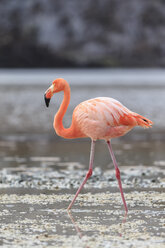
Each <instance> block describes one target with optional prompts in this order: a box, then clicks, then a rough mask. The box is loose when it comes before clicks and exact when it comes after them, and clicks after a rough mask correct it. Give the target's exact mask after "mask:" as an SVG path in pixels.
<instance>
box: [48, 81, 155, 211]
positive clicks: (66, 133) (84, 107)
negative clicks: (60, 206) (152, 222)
mask: <svg viewBox="0 0 165 248" xmlns="http://www.w3.org/2000/svg"><path fill="white" fill-rule="evenodd" d="M59 91H64V98H63V101H62V103H61V106H60V108H59V110H58V112H57V114H56V115H55V118H54V123H53V126H54V129H55V131H56V133H57V134H58V135H59V136H61V137H63V138H67V139H74V138H84V137H89V138H91V140H92V143H91V144H92V145H91V155H90V163H89V170H88V173H87V174H86V177H85V179H84V181H83V183H82V184H81V186H80V188H79V189H78V191H77V193H76V195H75V197H74V199H73V200H72V202H71V204H70V205H69V207H68V209H70V208H71V207H72V205H73V203H74V201H75V199H76V198H77V196H78V194H79V192H80V191H81V189H82V188H83V186H84V184H85V183H86V181H87V180H88V178H89V177H90V176H91V175H92V166H93V158H94V147H95V141H96V140H98V139H104V140H105V141H106V142H107V145H108V149H109V152H110V154H111V157H112V160H113V163H114V166H115V170H116V178H117V180H118V184H119V189H120V192H121V197H122V200H123V204H124V207H125V211H126V212H127V211H128V209H127V205H126V201H125V198H124V194H123V190H122V185H121V180H120V171H119V168H118V165H117V162H116V159H115V156H114V153H113V151H112V147H111V143H110V140H111V139H112V138H116V137H119V136H122V135H124V134H126V133H127V132H128V131H130V130H131V129H132V128H133V127H135V126H142V127H144V128H148V127H151V126H152V121H150V120H149V119H147V118H145V117H143V116H141V115H139V114H137V113H135V112H132V111H131V110H129V109H128V108H126V107H125V106H124V105H122V104H121V103H120V102H119V101H117V100H115V99H113V98H108V97H98V98H94V99H90V100H87V101H84V102H82V103H80V104H79V105H78V106H77V107H76V108H75V109H74V111H73V116H72V123H71V126H70V127H69V128H64V126H63V117H64V115H65V113H66V111H67V108H68V105H69V102H70V87H69V84H68V83H67V81H66V80H64V79H62V78H58V79H56V80H54V81H53V83H52V86H51V87H49V89H48V90H47V91H46V92H45V102H46V105H47V107H48V106H49V101H50V99H51V97H52V96H53V94H54V93H57V92H59Z"/></svg>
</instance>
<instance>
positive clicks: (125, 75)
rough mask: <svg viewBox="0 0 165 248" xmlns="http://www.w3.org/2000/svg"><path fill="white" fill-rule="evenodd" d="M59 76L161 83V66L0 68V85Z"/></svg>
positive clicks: (164, 79) (84, 81)
mask: <svg viewBox="0 0 165 248" xmlns="http://www.w3.org/2000/svg"><path fill="white" fill-rule="evenodd" d="M57 77H63V78H65V79H66V80H68V81H69V83H70V84H71V85H115V86H116V85H119V86H121V85H123V86H126V85H129V86H134V85H138V86H140V85H141V86H144V85H146V86H165V69H156V68H154V69H150V68H148V69H120V68H118V69H98V68H97V69H62V68H60V69H59V68H56V69H46V68H45V69H43V68H41V69H0V85H3V84H5V85H6V84H9V85H15V84H16V85H19V84H21V85H22V84H28V85H29V84H32V85H41V84H42V85H46V84H47V82H52V80H54V79H55V78H57Z"/></svg>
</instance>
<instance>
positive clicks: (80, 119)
mask: <svg viewBox="0 0 165 248" xmlns="http://www.w3.org/2000/svg"><path fill="white" fill-rule="evenodd" d="M74 119H75V120H76V123H77V126H79V128H80V129H81V131H82V132H83V133H84V134H86V136H89V137H96V138H100V137H101V138H103V137H105V136H106V135H107V133H109V132H110V129H111V130H115V132H117V133H118V130H120V135H122V134H121V130H122V132H123V133H125V132H127V131H128V130H130V129H131V128H132V127H134V126H136V125H141V126H143V127H144V126H145V127H148V126H150V123H148V121H149V120H148V119H146V118H144V117H143V116H140V115H138V114H136V113H134V112H132V111H130V110H129V109H128V108H126V107H125V106H124V105H122V104H121V103H120V102H119V101H117V100H115V99H113V98H108V97H99V98H94V99H90V100H88V101H84V102H82V103H80V104H79V105H78V106H77V107H76V108H75V110H74ZM116 130H117V131H116ZM113 135H114V134H113ZM117 136H119V134H117Z"/></svg>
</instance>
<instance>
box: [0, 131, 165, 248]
mask: <svg viewBox="0 0 165 248" xmlns="http://www.w3.org/2000/svg"><path fill="white" fill-rule="evenodd" d="M113 148H114V152H115V154H116V158H117V161H118V163H119V166H120V170H121V178H122V182H123V188H124V192H125V198H126V201H127V204H128V209H129V212H128V215H127V217H125V216H124V208H123V205H122V201H121V197H120V193H119V190H118V187H117V182H116V179H115V172H114V169H113V164H112V162H111V159H110V156H109V154H108V149H107V147H106V144H104V143H103V142H98V143H97V145H96V156H95V163H94V164H95V165H94V173H93V175H92V177H91V178H90V179H89V181H88V182H87V184H86V186H85V188H84V189H83V190H82V192H81V194H80V195H79V197H78V198H77V200H76V202H75V204H74V206H73V209H72V210H71V212H70V214H68V212H67V211H66V208H67V207H68V205H69V203H70V201H71V199H72V198H73V196H74V194H75V192H76V189H77V188H78V186H79V185H80V183H81V181H82V180H83V177H84V176H85V173H86V171H87V168H88V160H89V150H90V142H89V140H86V139H85V140H83V141H81V142H80V141H79V140H75V141H63V140H60V139H59V140H58V142H57V141H55V140H53V139H49V138H48V137H40V138H39V139H35V138H34V137H33V138H30V136H29V137H22V138H21V137H20V139H15V137H14V136H13V137H12V136H9V137H3V138H2V137H1V139H0V190H1V191H0V192H1V194H0V198H1V200H0V202H1V204H0V210H1V211H0V213H1V214H0V221H1V226H0V245H1V246H3V247H11V246H12V247H67V248H69V247H75V248H77V247H80V248H81V247H91V248H92V247H95V248H96V247H145V248H146V247H149V248H150V247H151V248H152V247H153V248H158V247H164V246H165V234H164V233H165V232H164V231H165V221H164V220H165V218H164V217H165V190H164V188H165V171H164V167H165V155H164V150H165V143H164V142H160V141H152V142H146V141H145V142H144V141H136V142H135V141H125V140H124V139H117V140H114V141H113Z"/></svg>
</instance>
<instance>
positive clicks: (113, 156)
mask: <svg viewBox="0 0 165 248" xmlns="http://www.w3.org/2000/svg"><path fill="white" fill-rule="evenodd" d="M107 145H108V149H109V152H110V155H111V158H112V161H113V164H114V166H115V171H116V178H117V180H118V184H119V189H120V193H121V198H122V201H123V204H124V208H125V212H126V213H127V212H128V208H127V204H126V201H125V198H124V193H123V189H122V184H121V179H120V170H119V167H118V165H117V162H116V158H115V155H114V153H113V150H112V146H111V142H110V141H107Z"/></svg>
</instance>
